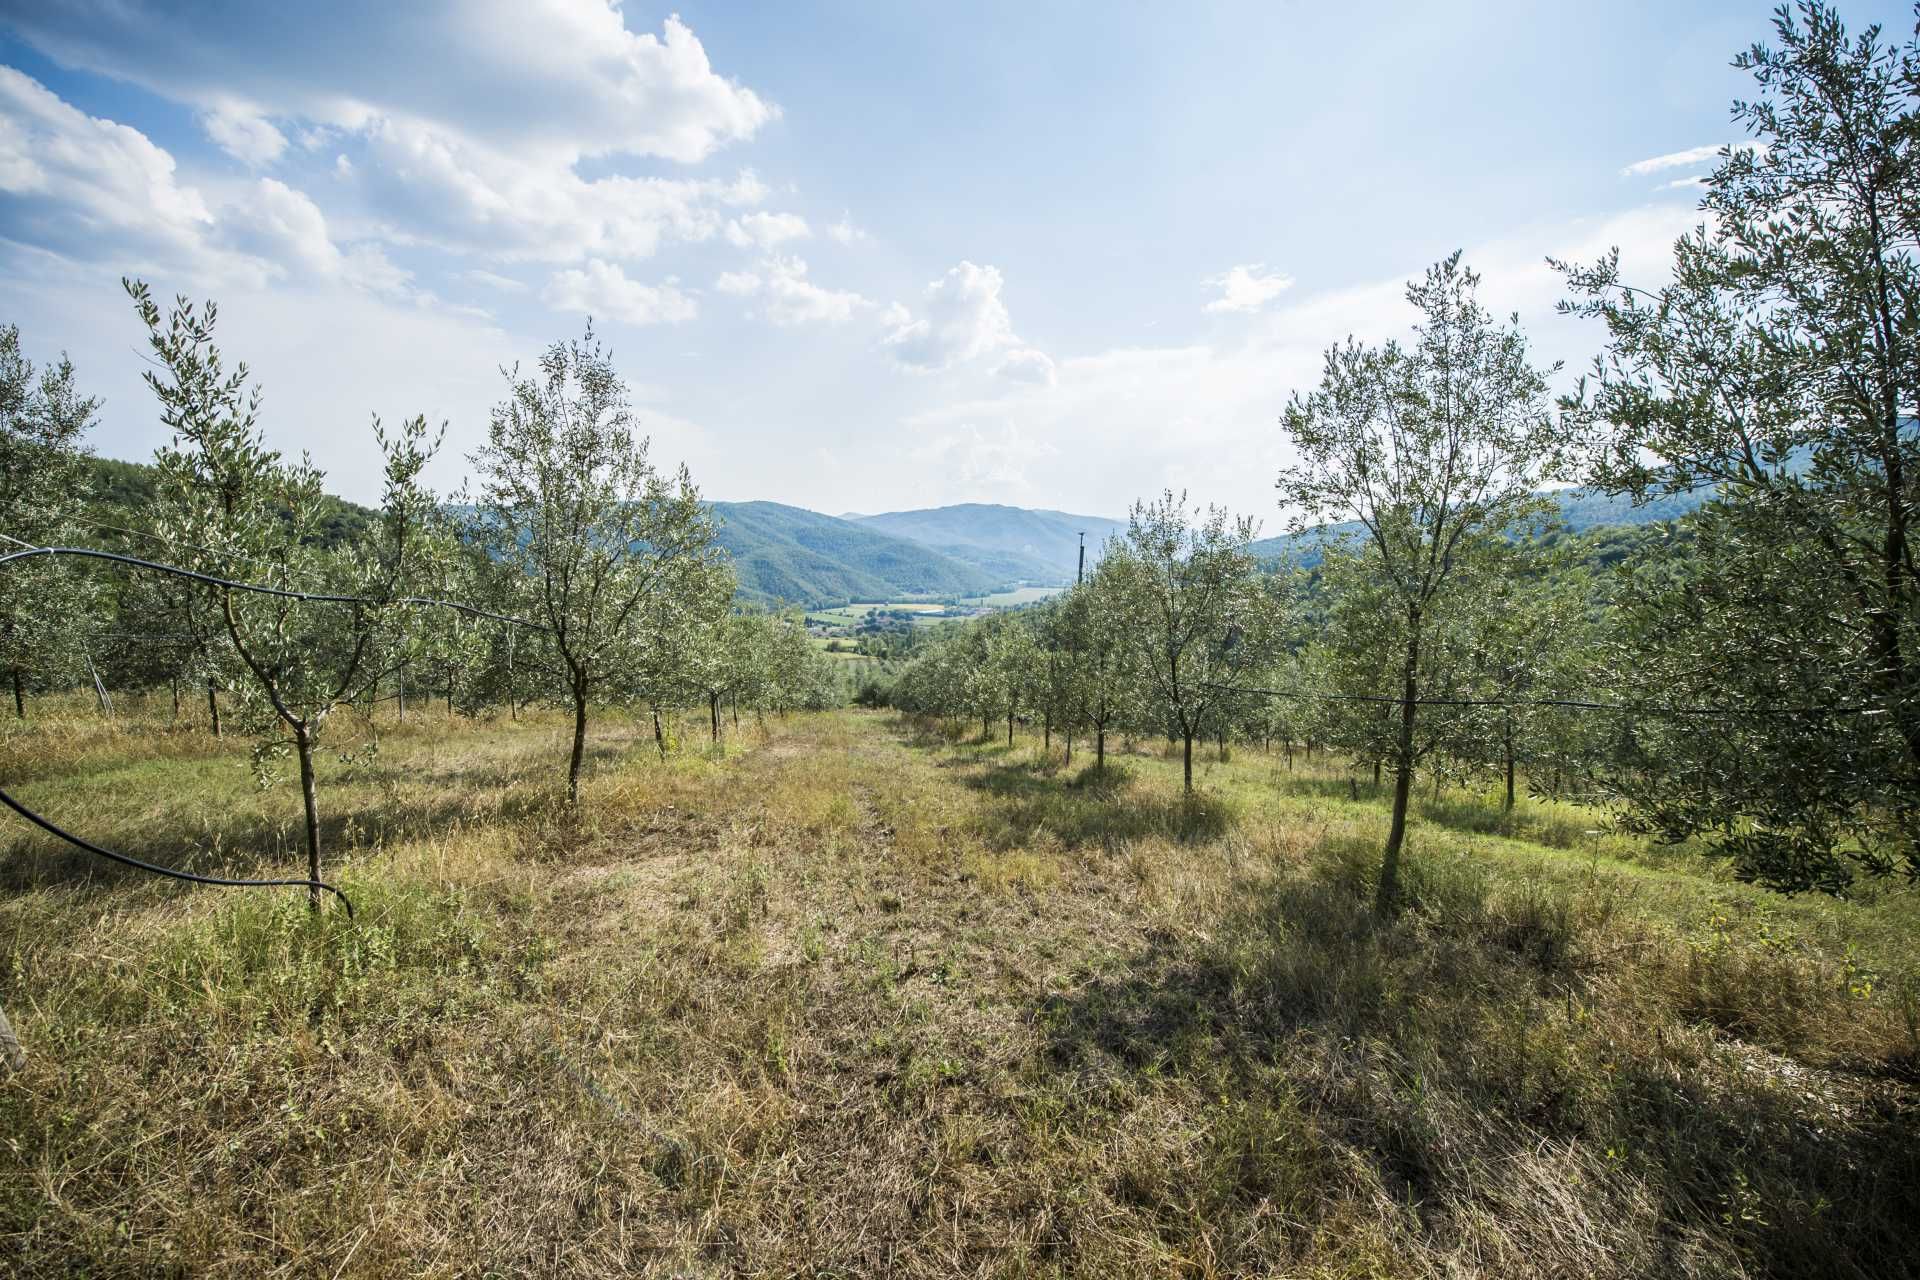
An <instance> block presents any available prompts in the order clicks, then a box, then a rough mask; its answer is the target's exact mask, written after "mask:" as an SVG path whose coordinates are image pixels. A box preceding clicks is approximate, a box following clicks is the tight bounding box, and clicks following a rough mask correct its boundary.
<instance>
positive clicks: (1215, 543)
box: [1094, 490, 1265, 793]
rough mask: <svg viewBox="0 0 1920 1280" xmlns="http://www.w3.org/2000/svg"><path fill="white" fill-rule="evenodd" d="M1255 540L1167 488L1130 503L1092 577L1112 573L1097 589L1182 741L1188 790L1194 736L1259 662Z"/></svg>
mask: <svg viewBox="0 0 1920 1280" xmlns="http://www.w3.org/2000/svg"><path fill="white" fill-rule="evenodd" d="M1253 535H1254V526H1253V522H1252V520H1250V519H1248V518H1244V517H1243V518H1241V519H1239V520H1231V519H1229V518H1228V515H1227V513H1226V511H1225V509H1223V508H1220V507H1210V508H1208V509H1207V510H1206V511H1205V512H1201V511H1199V510H1198V509H1195V508H1190V507H1189V506H1188V505H1187V495H1186V494H1184V493H1182V494H1180V495H1179V496H1177V497H1176V496H1175V495H1174V493H1173V491H1172V490H1167V491H1165V492H1163V493H1162V494H1161V495H1160V497H1159V498H1158V499H1156V500H1154V501H1152V502H1136V503H1135V504H1134V506H1133V510H1132V512H1131V513H1130V514H1129V516H1128V520H1127V532H1126V536H1125V537H1124V538H1117V539H1115V540H1114V541H1113V542H1112V543H1111V544H1109V546H1108V549H1107V555H1106V558H1105V559H1104V560H1102V561H1101V563H1100V568H1099V570H1098V571H1097V572H1096V573H1095V575H1094V576H1095V577H1096V578H1100V577H1101V576H1102V575H1108V576H1107V578H1106V582H1107V583H1108V584H1110V585H1103V586H1102V587H1101V588H1100V589H1101V590H1103V591H1111V592H1113V593H1114V597H1115V600H1116V602H1117V604H1118V613H1119V615H1120V619H1121V634H1123V635H1124V636H1126V637H1127V638H1128V640H1129V642H1130V643H1131V644H1132V646H1133V650H1134V657H1135V658H1136V660H1137V662H1138V668H1137V669H1138V671H1139V672H1140V673H1141V676H1142V678H1143V681H1142V682H1143V684H1144V686H1145V690H1146V692H1147V694H1148V700H1149V701H1151V702H1152V703H1153V705H1154V707H1155V709H1156V710H1157V711H1158V713H1159V715H1160V717H1161V722H1162V723H1164V724H1165V725H1167V726H1168V727H1169V729H1170V730H1171V731H1172V732H1174V733H1176V734H1177V735H1178V736H1179V738H1180V740H1181V744H1182V749H1183V750H1182V770H1181V776H1182V778H1183V780H1184V787H1185V790H1186V791H1187V792H1188V793H1191V792H1192V791H1193V740H1194V738H1195V737H1196V736H1197V735H1198V734H1200V733H1201V732H1202V731H1203V730H1204V729H1205V728H1206V726H1207V724H1208V722H1209V717H1210V716H1214V715H1216V714H1218V713H1219V712H1220V711H1221V709H1222V707H1223V706H1225V705H1226V704H1227V703H1228V702H1229V701H1230V700H1231V699H1232V697H1233V696H1234V695H1233V685H1234V683H1235V681H1236V680H1238V679H1239V678H1240V677H1241V676H1242V675H1243V674H1244V673H1245V672H1247V671H1249V670H1252V669H1254V668H1255V667H1257V666H1258V665H1259V662H1260V658H1261V645H1260V644H1259V643H1258V640H1259V636H1260V635H1261V634H1263V632H1262V631H1261V626H1262V624H1263V622H1264V621H1265V619H1264V618H1263V617H1262V612H1261V610H1259V609H1258V608H1257V607H1256V598H1257V593H1256V591H1255V584H1254V582H1253V569H1254V561H1253V557H1252V555H1250V554H1249V553H1248V551H1247V544H1248V543H1250V542H1252V541H1253ZM1109 566H1111V568H1109Z"/></svg>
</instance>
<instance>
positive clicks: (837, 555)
mask: <svg viewBox="0 0 1920 1280" xmlns="http://www.w3.org/2000/svg"><path fill="white" fill-rule="evenodd" d="M713 509H714V512H715V514H717V515H718V516H719V517H720V518H721V520H722V522H723V524H722V526H721V530H720V545H721V546H723V547H725V548H726V549H727V552H728V554H730V555H731V556H732V557H733V561H734V567H735V569H736V571H737V572H738V573H739V575H740V596H741V598H742V599H745V600H751V601H755V602H759V603H772V602H784V603H789V604H806V605H820V604H833V603H838V602H842V601H847V600H891V599H895V598H897V597H899V596H906V595H938V596H963V595H976V594H980V593H983V592H988V591H993V590H996V589H998V588H999V587H1001V586H1003V585H1005V584H1006V583H1007V582H1008V581H1009V578H1008V577H1007V576H1006V575H1004V574H1001V573H995V572H990V571H989V570H987V569H985V568H981V567H979V566H977V565H970V564H964V563H962V562H960V561H959V560H955V559H953V558H951V557H949V556H945V555H942V554H940V553H939V552H938V551H935V550H934V549H932V548H931V547H926V546H923V545H921V544H919V543H917V542H912V541H909V540H908V539H906V538H899V537H894V536H892V535H890V534H888V533H885V532H882V531H879V530H876V529H870V528H867V527H866V526H865V525H864V524H855V523H853V522H851V521H847V520H838V519H835V518H834V517H832V516H824V515H821V514H820V513H819V512H817V511H807V510H805V509H803V508H800V507H789V506H786V505H784V504H782V503H778V502H716V503H714V504H713Z"/></svg>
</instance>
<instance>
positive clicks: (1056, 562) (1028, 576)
mask: <svg viewBox="0 0 1920 1280" xmlns="http://www.w3.org/2000/svg"><path fill="white" fill-rule="evenodd" d="M846 518H847V519H848V520H851V521H854V522H855V523H858V524H861V525H864V526H866V527H868V528H871V529H878V530H881V531H883V532H886V533H890V534H894V535H896V536H898V537H902V538H909V539H911V540H913V541H915V542H918V543H920V544H921V545H923V546H926V547H929V548H931V549H933V550H935V551H938V552H939V553H940V554H941V555H944V556H947V557H949V558H951V559H955V560H960V561H963V562H965V563H967V564H971V565H974V566H975V567H977V568H980V569H982V570H984V571H986V572H987V573H990V574H1000V575H1004V576H1006V577H1007V578H1009V579H1010V580H1019V581H1025V582H1028V583H1031V584H1033V585H1035V586H1048V587H1051V586H1064V585H1065V584H1067V583H1069V582H1072V581H1073V578H1074V574H1075V573H1076V572H1077V570H1078V568H1079V560H1080V535H1081V534H1082V533H1085V534H1086V541H1087V563H1088V564H1089V565H1092V564H1094V563H1095V562H1097V561H1098V560H1099V558H1100V552H1101V549H1102V548H1103V547H1105V545H1106V542H1107V539H1108V538H1109V537H1111V536H1112V535H1114V534H1116V533H1125V532H1126V530H1127V522H1126V521H1125V520H1116V519H1113V518H1111V517H1109V516H1085V515H1075V514H1073V513H1072V512H1069V511H1049V510H1045V509H1041V508H1030V507H1009V506H1003V505H1001V504H998V503H990V502H962V503H958V504H956V505H953V506H948V507H928V508H923V509H921V510H916V511H887V512H882V513H881V514H879V515H870V516H851V515H849V516H848V517H846Z"/></svg>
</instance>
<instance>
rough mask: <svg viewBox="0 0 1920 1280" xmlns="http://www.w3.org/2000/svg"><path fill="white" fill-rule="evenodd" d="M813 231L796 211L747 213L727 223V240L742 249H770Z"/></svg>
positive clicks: (799, 238)
mask: <svg viewBox="0 0 1920 1280" xmlns="http://www.w3.org/2000/svg"><path fill="white" fill-rule="evenodd" d="M812 234H813V232H812V230H811V229H810V228H808V226H807V220H806V219H805V218H803V217H801V216H800V215H799V214H797V213H749V214H747V215H746V216H745V217H741V218H735V219H734V220H733V221H731V222H729V223H728V224H727V240H728V241H729V242H730V243H732V244H734V245H736V246H738V247H739V248H742V249H752V248H760V249H771V248H773V247H775V246H776V245H780V244H784V243H786V242H787V241H788V240H804V239H806V238H807V237H808V236H810V235H812Z"/></svg>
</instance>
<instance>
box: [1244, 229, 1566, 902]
mask: <svg viewBox="0 0 1920 1280" xmlns="http://www.w3.org/2000/svg"><path fill="white" fill-rule="evenodd" d="M1479 283H1480V278H1479V276H1478V275H1476V274H1475V273H1474V272H1473V271H1471V270H1469V269H1468V268H1466V267H1465V266H1463V265H1462V264H1461V261H1460V254H1458V253H1455V254H1453V255H1452V256H1450V257H1448V258H1446V259H1445V260H1444V261H1442V262H1440V263H1437V264H1436V265H1435V266H1433V267H1432V268H1430V269H1429V270H1428V271H1427V273H1426V276H1425V278H1424V279H1423V280H1421V281H1419V282H1417V283H1414V284H1410V285H1409V286H1408V287H1407V300H1408V302H1410V303H1411V304H1412V305H1413V306H1414V308H1415V309H1416V310H1417V311H1418V312H1419V313H1420V316H1421V321H1420V323H1419V324H1418V325H1417V326H1416V328H1415V331H1414V333H1415V336H1414V340H1413V341H1412V343H1411V344H1408V345H1402V344H1401V343H1399V342H1397V341H1392V342H1388V343H1386V344H1385V345H1383V346H1377V347H1375V346H1367V345H1364V344H1361V343H1358V342H1356V341H1354V340H1353V339H1351V338H1349V339H1348V340H1347V341H1346V342H1345V343H1343V344H1340V345H1336V346H1334V347H1333V348H1331V349H1330V350H1328V352H1327V355H1326V362H1325V366H1324V370H1323V372H1322V375H1321V381H1320V385H1319V387H1318V388H1316V389H1315V390H1313V391H1312V392H1309V393H1305V394H1302V393H1299V392H1296V393H1295V394H1294V396H1293V397H1292V399H1291V400H1290V401H1289V402H1288V404H1287V408H1286V412H1285V414H1284V416H1283V417H1282V419H1281V422H1282V425H1283V427H1284V429H1285V431H1286V433H1287V436H1288V437H1289V439H1290V440H1291V442H1292V444H1293V447H1294V449H1295V450H1296V452H1297V454H1298V456H1299V461H1298V463H1297V464H1296V465H1294V466H1291V467H1288V468H1286V469H1284V470H1282V472H1281V473H1280V478H1279V485H1278V487H1279V490H1280V495H1281V503H1282V505H1283V506H1284V507H1290V508H1292V509H1293V511H1294V512H1295V513H1296V514H1295V516H1294V528H1295V529H1296V530H1299V531H1304V530H1305V529H1306V528H1307V527H1308V525H1309V523H1315V524H1317V523H1321V522H1327V521H1340V520H1355V521H1358V522H1359V523H1360V525H1361V527H1362V528H1363V529H1364V531H1365V539H1366V541H1367V542H1368V544H1369V545H1370V551H1371V554H1372V555H1373V557H1374V558H1375V561H1376V564H1377V572H1378V574H1379V578H1380V583H1381V588H1382V592H1383V601H1382V604H1383V608H1385V609H1386V610H1388V611H1389V612H1390V613H1391V616H1392V622H1393V625H1394V626H1395V627H1396V628H1397V630H1398V635H1397V637H1396V640H1395V649H1396V653H1395V656H1394V664H1393V665H1394V667H1395V668H1397V669H1396V670H1395V671H1394V672H1393V673H1392V674H1393V681H1394V684H1395V685H1396V686H1397V698H1398V703H1399V706H1398V711H1399V717H1398V723H1397V725H1396V726H1395V732H1394V740H1393V745H1392V749H1391V755H1390V756H1389V759H1390V761H1391V763H1392V764H1393V768H1394V795H1393V818H1392V822H1391V825H1390V826H1389V828H1388V833H1387V844H1386V849H1385V851H1384V853H1383V856H1382V859H1381V871H1380V883H1379V888H1378V901H1377V904H1376V905H1377V908H1378V909H1379V910H1381V911H1383V912H1384V911H1386V910H1388V909H1390V907H1391V906H1392V904H1393V901H1394V898H1395V895H1396V893H1397V890H1398V872H1399V865H1400V851H1401V847H1402V845H1403V844H1404V842H1405V840H1406V829H1407V801H1408V796H1409V793H1410V791H1411V788H1412V785H1413V775H1414V768H1415V765H1416V763H1417V761H1418V758H1419V753H1418V743H1417V731H1418V724H1419V717H1420V711H1421V697H1422V681H1421V677H1422V673H1423V670H1424V668H1423V664H1422V650H1423V647H1424V646H1425V645H1426V643H1427V642H1428V640H1429V638H1430V637H1431V636H1432V634H1433V633H1434V631H1435V629H1436V627H1439V626H1441V625H1443V624H1444V623H1445V622H1446V620H1447V617H1448V614H1449V613H1450V612H1452V611H1456V610H1458V609H1460V608H1462V607H1463V605H1464V602H1465V599H1466V598H1467V596H1468V593H1467V592H1465V591H1463V590H1462V589H1461V588H1462V585H1463V579H1462V577H1461V576H1460V575H1459V573H1458V572H1457V570H1458V569H1459V567H1460V566H1461V565H1462V563H1463V562H1464V560H1465V558H1466V556H1467V554H1468V553H1469V552H1470V551H1471V550H1472V548H1473V544H1474V543H1476V542H1485V541H1486V540H1489V539H1496V538H1500V537H1502V536H1503V535H1504V534H1505V533H1506V531H1507V530H1509V529H1510V528H1512V527H1513V526H1514V525H1515V524H1516V523H1517V522H1518V521H1520V520H1522V519H1524V518H1526V517H1527V516H1528V515H1529V514H1531V513H1534V512H1537V511H1540V510H1542V509H1543V508H1544V505H1545V499H1543V498H1541V497H1540V496H1539V494H1538V493H1537V490H1538V489H1539V487H1540V485H1541V484H1542V483H1543V482H1546V481H1549V480H1553V479H1556V478H1558V477H1559V476H1561V475H1562V474H1563V472H1564V471H1565V469H1566V466H1567V460H1568V455H1569V451H1568V448H1567V439H1566V433H1565V430H1564V427H1563V425H1562V423H1561V422H1560V420H1559V419H1558V418H1556V416H1555V415H1554V414H1553V413H1552V411H1551V406H1550V404H1549V402H1548V399H1547V374H1546V373H1544V372H1542V371H1541V370H1540V369H1538V368H1536V367H1535V366H1534V364H1533V363H1532V360H1531V358H1530V356H1529V354H1528V350H1527V340H1526V337H1525V335H1524V334H1523V333H1522V332H1521V331H1520V327H1519V318H1518V317H1517V316H1516V317H1512V318H1511V319H1510V320H1509V321H1508V322H1507V323H1505V324H1501V323H1498V322H1496V320H1495V319H1494V317H1493V316H1492V315H1491V314H1489V313H1488V311H1487V310H1486V308H1485V307H1483V306H1482V305H1481V304H1480V302H1479V301H1478V298H1477V296H1476V294H1477V290H1478V287H1479Z"/></svg>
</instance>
